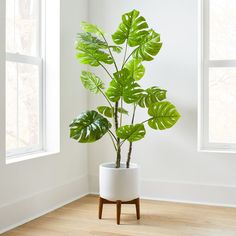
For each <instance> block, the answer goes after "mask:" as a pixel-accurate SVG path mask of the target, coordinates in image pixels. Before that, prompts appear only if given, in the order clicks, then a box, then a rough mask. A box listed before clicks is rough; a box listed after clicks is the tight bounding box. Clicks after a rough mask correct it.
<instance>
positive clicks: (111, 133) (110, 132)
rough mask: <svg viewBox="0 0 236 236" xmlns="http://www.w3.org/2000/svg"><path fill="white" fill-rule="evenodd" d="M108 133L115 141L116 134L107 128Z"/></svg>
mask: <svg viewBox="0 0 236 236" xmlns="http://www.w3.org/2000/svg"><path fill="white" fill-rule="evenodd" d="M108 132H109V134H110V135H111V136H112V137H113V138H114V139H115V141H117V138H116V136H115V135H114V134H113V132H112V131H111V130H108Z"/></svg>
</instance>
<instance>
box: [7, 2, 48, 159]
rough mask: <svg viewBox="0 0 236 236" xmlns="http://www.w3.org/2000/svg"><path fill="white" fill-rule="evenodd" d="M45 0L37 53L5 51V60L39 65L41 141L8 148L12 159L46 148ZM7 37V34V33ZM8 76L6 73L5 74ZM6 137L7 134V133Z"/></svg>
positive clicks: (42, 4)
mask: <svg viewBox="0 0 236 236" xmlns="http://www.w3.org/2000/svg"><path fill="white" fill-rule="evenodd" d="M45 11H46V9H45V0H39V10H38V29H37V34H38V37H37V49H38V50H37V52H38V53H37V55H36V56H28V55H23V54H19V53H11V52H7V51H6V53H5V62H8V61H9V62H15V63H24V64H27V65H37V66H38V68H39V143H38V144H37V145H31V146H27V147H23V148H16V149H10V150H6V158H7V159H12V158H17V157H21V156H24V155H30V154H34V153H37V152H42V151H44V150H45V137H46V129H45V123H46V121H45V120H46V119H45V110H46V109H45V89H46V88H45V84H46V82H45V77H46V73H45V68H46V63H45V61H46V60H45V59H46V58H45V55H46V51H45V50H46V43H45V42H46V35H45V31H46V30H45V27H46V25H45V22H46V21H45V17H46V14H45ZM5 37H6V35H5ZM5 78H6V75H5ZM5 137H6V134H5Z"/></svg>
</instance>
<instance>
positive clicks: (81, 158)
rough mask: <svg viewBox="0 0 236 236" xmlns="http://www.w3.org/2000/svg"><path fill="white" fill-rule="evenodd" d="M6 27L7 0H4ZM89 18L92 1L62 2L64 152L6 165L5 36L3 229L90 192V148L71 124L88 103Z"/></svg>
mask: <svg viewBox="0 0 236 236" xmlns="http://www.w3.org/2000/svg"><path fill="white" fill-rule="evenodd" d="M0 4H1V6H0V11H1V12H0V13H1V14H0V17H1V19H0V26H1V29H2V28H3V25H2V24H3V19H4V14H3V9H4V7H3V5H2V4H3V1H2V0H1V1H0ZM86 18H87V1H86V0H61V16H60V19H61V29H60V30H61V39H60V40H61V61H60V62H61V71H60V74H61V91H60V92H61V105H60V109H61V117H60V120H61V125H60V126H61V130H60V133H61V137H60V143H61V145H60V149H61V150H60V153H58V154H55V155H50V156H45V157H41V158H36V159H32V160H27V161H22V162H18V163H14V164H8V165H7V164H5V153H4V152H5V143H4V140H5V127H4V119H5V114H4V87H5V86H4V73H3V72H4V47H3V46H4V41H2V38H4V37H3V36H2V35H1V37H0V38H1V41H0V83H1V84H0V97H1V99H0V135H1V137H0V233H1V231H3V230H6V229H7V228H11V227H12V226H15V225H18V224H19V223H22V222H25V221H27V220H29V219H31V218H34V217H35V216H38V215H41V214H43V213H45V212H47V211H49V210H51V209H54V208H56V207H59V206H61V205H63V204H65V203H66V202H70V201H71V200H73V199H76V198H78V197H80V196H81V195H83V194H86V193H87V192H88V182H87V146H86V145H79V144H77V143H76V142H73V140H71V139H70V138H69V129H68V125H69V123H70V122H71V120H72V119H73V118H74V117H75V116H76V115H77V114H78V113H80V112H81V111H83V110H85V109H86V107H87V94H86V91H85V90H84V89H83V88H82V86H81V84H80V80H79V75H80V71H81V69H82V68H81V66H79V64H78V63H77V61H76V60H75V56H74V54H75V52H74V38H75V35H76V33H77V32H78V31H80V26H79V23H80V21H82V20H85V19H86Z"/></svg>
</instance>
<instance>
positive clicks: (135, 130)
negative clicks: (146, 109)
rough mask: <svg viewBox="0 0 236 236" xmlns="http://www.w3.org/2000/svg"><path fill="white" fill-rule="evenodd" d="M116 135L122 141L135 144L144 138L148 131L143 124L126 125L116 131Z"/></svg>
mask: <svg viewBox="0 0 236 236" xmlns="http://www.w3.org/2000/svg"><path fill="white" fill-rule="evenodd" d="M116 134H117V136H118V137H119V138H120V139H124V140H128V141H129V142H135V141H138V140H140V139H142V138H144V136H145V134H146V130H145V128H144V125H143V124H136V125H124V126H121V127H120V128H118V129H117V130H116Z"/></svg>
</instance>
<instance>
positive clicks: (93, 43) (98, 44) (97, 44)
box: [75, 32, 108, 49]
mask: <svg viewBox="0 0 236 236" xmlns="http://www.w3.org/2000/svg"><path fill="white" fill-rule="evenodd" d="M79 44H82V45H84V46H86V48H87V49H107V47H108V46H107V43H106V42H105V41H104V40H101V39H99V38H97V37H95V36H93V35H92V34H91V33H87V32H86V33H78V34H77V38H76V41H75V45H76V46H77V45H79Z"/></svg>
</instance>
